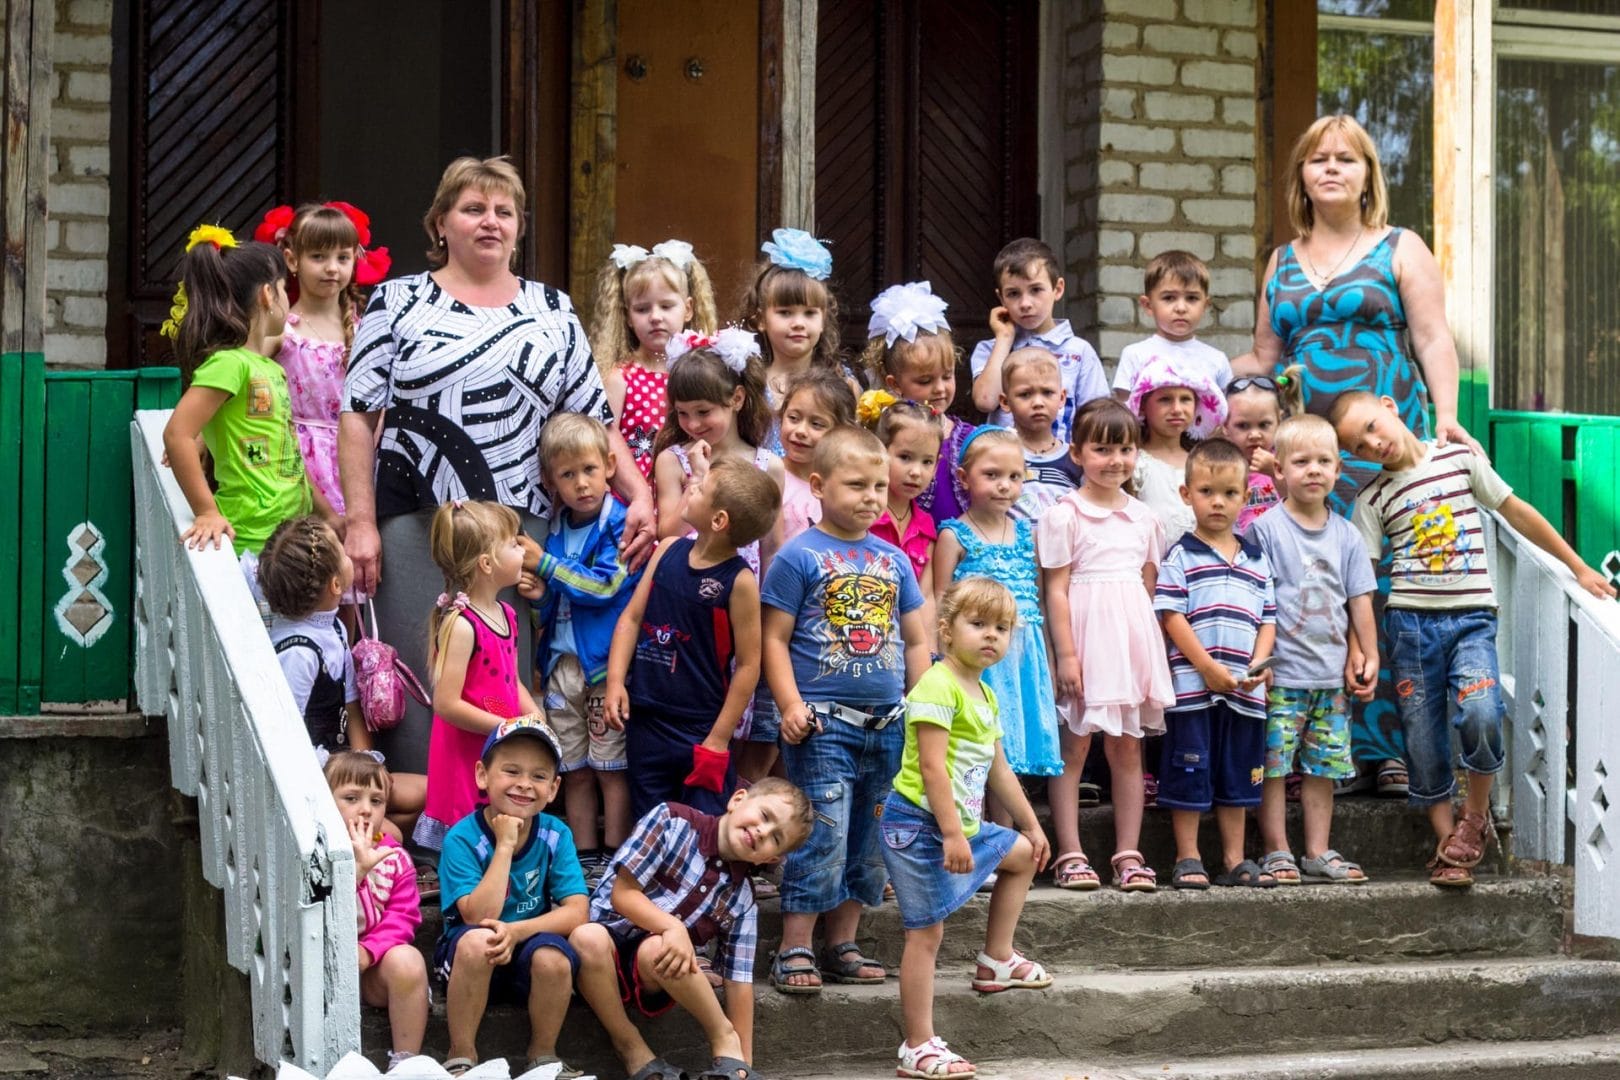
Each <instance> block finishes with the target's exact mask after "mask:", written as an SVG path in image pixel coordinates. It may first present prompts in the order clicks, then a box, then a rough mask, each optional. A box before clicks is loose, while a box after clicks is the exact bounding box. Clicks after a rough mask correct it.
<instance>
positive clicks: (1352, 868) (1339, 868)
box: [1266, 848, 1367, 885]
mask: <svg viewBox="0 0 1620 1080" xmlns="http://www.w3.org/2000/svg"><path fill="white" fill-rule="evenodd" d="M1268 858H1269V856H1268ZM1299 865H1300V866H1301V867H1302V868H1303V869H1304V871H1305V877H1306V878H1307V879H1308V880H1311V881H1331V882H1333V883H1334V884H1336V885H1365V884H1367V875H1366V874H1364V873H1362V871H1361V864H1360V863H1353V862H1351V861H1350V860H1349V859H1347V858H1345V857H1344V856H1343V855H1340V854H1339V853H1338V852H1337V851H1334V850H1333V849H1332V848H1328V849H1327V850H1326V851H1324V852H1322V854H1320V855H1318V856H1317V857H1316V858H1314V859H1313V858H1311V857H1310V856H1309V855H1307V856H1305V860H1304V861H1303V862H1301V863H1300V864H1299ZM1266 869H1268V870H1269V869H1270V867H1269V866H1268V867H1267V868H1266ZM1277 880H1278V881H1279V882H1282V879H1281V878H1278V879H1277ZM1285 884H1286V883H1285Z"/></svg>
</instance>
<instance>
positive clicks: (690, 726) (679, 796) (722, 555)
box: [604, 458, 782, 818]
mask: <svg viewBox="0 0 1620 1080" xmlns="http://www.w3.org/2000/svg"><path fill="white" fill-rule="evenodd" d="M781 503H782V493H781V490H780V489H779V488H778V487H777V486H776V482H775V481H773V480H772V479H771V478H770V476H769V475H768V474H767V473H765V472H764V471H763V470H761V469H756V468H754V467H753V466H752V465H751V464H749V463H747V462H742V461H736V460H734V459H729V458H726V459H722V460H720V461H716V462H715V463H714V464H712V465H710V466H709V470H708V472H707V474H705V475H704V477H703V480H702V481H701V482H700V483H697V484H694V485H692V486H691V487H689V488H688V489H687V491H686V494H685V495H684V496H683V498H682V503H681V519H682V520H683V521H685V522H686V524H688V525H690V526H691V527H692V528H693V529H694V530H696V533H697V535H696V536H681V537H670V538H668V539H666V540H664V541H663V542H662V543H661V544H660V545H659V546H658V550H657V551H656V552H654V553H653V557H652V561H651V562H650V563H649V564H648V566H647V573H646V574H645V575H644V576H643V577H642V579H641V583H640V584H639V585H637V586H636V591H635V594H634V595H633V596H631V598H630V603H629V605H628V606H627V607H626V608H625V609H624V613H623V614H622V615H621V616H619V622H618V625H617V626H616V627H615V628H614V631H613V647H612V651H611V653H610V655H609V657H608V675H607V695H606V698H605V701H604V710H605V713H606V717H607V722H608V723H609V724H610V725H612V726H613V727H615V728H617V729H619V730H622V731H624V732H625V747H626V750H627V752H628V755H629V760H630V810H631V813H632V814H634V815H635V817H637V818H640V817H641V816H642V815H644V814H646V813H647V811H649V810H651V809H652V808H653V807H654V806H656V805H658V804H659V803H661V802H670V801H675V802H683V803H687V804H690V805H691V806H692V807H693V808H694V809H696V810H700V811H702V812H704V813H713V814H718V813H719V812H720V811H721V810H723V809H724V808H725V805H726V801H725V800H726V796H725V793H726V792H728V791H731V790H732V789H733V788H734V787H736V776H735V773H734V771H733V769H732V768H731V751H730V746H731V736H732V735H733V734H734V733H735V732H736V730H737V724H738V723H739V722H740V721H741V720H742V716H743V710H744V709H745V708H746V707H747V705H748V703H749V702H750V701H752V700H753V697H754V690H755V689H756V688H757V687H758V686H759V664H760V660H759V656H760V642H759V622H760V611H759V582H758V580H757V579H756V578H755V577H754V572H753V571H752V570H750V569H749V568H748V564H747V562H745V561H744V560H743V558H742V556H741V555H739V554H737V549H738V548H740V547H744V546H746V545H748V544H750V543H752V542H753V541H755V540H757V539H759V538H760V537H762V536H764V535H765V534H766V533H768V532H770V530H771V526H772V525H773V524H775V522H776V512H777V509H778V508H779V507H780V506H781Z"/></svg>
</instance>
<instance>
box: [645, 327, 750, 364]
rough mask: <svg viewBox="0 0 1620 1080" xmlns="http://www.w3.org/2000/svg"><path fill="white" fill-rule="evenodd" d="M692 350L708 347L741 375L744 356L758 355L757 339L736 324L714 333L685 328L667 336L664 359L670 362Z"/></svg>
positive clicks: (722, 361) (746, 359)
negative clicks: (670, 336)
mask: <svg viewBox="0 0 1620 1080" xmlns="http://www.w3.org/2000/svg"><path fill="white" fill-rule="evenodd" d="M693 349H708V350H709V351H710V352H712V353H714V354H715V355H716V356H718V357H719V358H720V362H721V363H722V364H724V365H726V367H727V368H729V369H730V370H731V371H733V372H735V373H736V374H738V375H741V374H742V373H743V372H744V371H746V370H747V369H748V358H749V357H751V356H758V355H760V352H759V339H758V338H756V337H755V336H754V335H753V333H752V332H751V331H748V330H744V329H743V328H742V327H740V326H728V327H726V328H725V329H724V330H722V331H720V332H719V333H718V334H714V335H712V336H711V335H709V334H700V333H698V332H697V331H695V330H686V331H683V332H681V333H679V334H676V335H675V336H674V337H672V338H670V339H669V342H668V344H666V345H665V346H664V359H665V360H667V361H669V362H670V363H672V364H673V363H674V362H675V361H677V360H679V359H680V358H681V357H683V356H685V355H686V354H687V353H689V352H691V351H692V350H693Z"/></svg>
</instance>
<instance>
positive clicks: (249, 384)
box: [191, 349, 310, 555]
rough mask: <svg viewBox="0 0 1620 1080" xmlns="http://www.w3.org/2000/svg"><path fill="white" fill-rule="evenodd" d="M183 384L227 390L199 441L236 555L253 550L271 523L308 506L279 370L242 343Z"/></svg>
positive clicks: (283, 376)
mask: <svg viewBox="0 0 1620 1080" xmlns="http://www.w3.org/2000/svg"><path fill="white" fill-rule="evenodd" d="M191 385H193V386H206V387H208V388H209V389H211V390H219V391H221V392H223V393H226V394H229V395H231V396H230V398H229V400H227V401H226V402H225V403H224V404H223V405H221V406H220V407H219V411H218V412H216V413H215V414H214V417H213V419H212V420H209V421H208V423H207V424H206V425H205V426H204V427H203V441H204V442H206V443H207V444H208V453H209V456H211V457H212V458H213V459H214V480H215V482H216V483H218V485H219V490H218V491H216V492H215V493H214V502H215V503H217V504H218V505H219V512H220V513H221V514H224V515H225V519H226V520H227V521H229V522H230V523H231V526H232V527H233V528H234V529H235V530H236V553H237V554H238V555H240V554H242V553H244V552H248V551H252V552H257V551H258V550H259V548H261V547H263V546H264V542H265V541H266V540H268V539H269V538H270V534H271V533H272V532H274V531H275V528H276V526H277V525H280V524H281V523H282V522H283V521H286V520H287V519H288V518H291V517H297V516H298V515H300V514H307V513H309V509H310V488H309V481H308V479H307V478H306V477H305V475H304V458H303V455H302V454H301V453H300V452H299V449H298V434H297V433H296V432H295V431H294V430H293V425H292V399H291V398H290V397H288V395H287V373H286V372H285V371H283V370H282V367H281V365H280V364H278V363H276V362H275V361H274V360H271V359H270V358H269V357H266V356H260V355H259V354H258V353H256V352H253V351H252V350H250V349H225V350H223V351H221V352H217V353H215V354H214V355H212V356H210V357H209V358H208V359H207V360H205V361H203V363H202V365H201V366H200V367H198V368H197V373H196V374H195V375H193V376H192V377H191Z"/></svg>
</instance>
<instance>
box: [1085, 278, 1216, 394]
mask: <svg viewBox="0 0 1620 1080" xmlns="http://www.w3.org/2000/svg"><path fill="white" fill-rule="evenodd" d="M1137 303H1139V304H1141V306H1142V311H1143V312H1145V313H1146V314H1147V316H1148V318H1150V319H1152V320H1153V336H1152V337H1149V338H1144V339H1143V340H1141V341H1133V342H1131V344H1129V345H1127V346H1125V347H1124V348H1123V349H1121V350H1120V351H1119V364H1118V365H1116V366H1115V368H1114V396H1115V397H1116V398H1118V399H1119V400H1120V401H1126V400H1129V398H1130V396H1131V391H1132V390H1133V389H1134V388H1135V386H1136V376H1137V374H1138V373H1139V372H1140V371H1141V370H1142V369H1143V368H1144V367H1146V366H1147V363H1148V361H1149V360H1152V359H1154V358H1155V357H1165V358H1167V359H1174V360H1175V361H1176V362H1177V363H1178V364H1180V365H1182V366H1183V369H1184V370H1187V371H1201V372H1203V373H1204V374H1205V375H1208V376H1209V378H1210V380H1211V381H1212V382H1213V383H1214V384H1215V385H1216V386H1218V387H1220V388H1221V389H1223V390H1224V389H1225V388H1226V384H1227V383H1229V382H1231V381H1232V363H1231V361H1229V360H1228V359H1227V358H1226V354H1225V353H1223V352H1221V350H1219V349H1217V348H1215V346H1213V345H1206V344H1205V343H1204V342H1202V341H1199V340H1198V324H1199V323H1200V322H1202V321H1203V319H1204V313H1205V312H1206V311H1208V310H1209V267H1207V266H1205V265H1204V261H1203V260H1202V259H1200V258H1199V257H1198V256H1196V255H1194V254H1193V253H1192V252H1190V251H1162V252H1160V253H1159V254H1157V255H1155V256H1154V257H1153V259H1152V260H1151V261H1150V262H1149V263H1148V264H1147V269H1146V270H1144V271H1143V272H1142V295H1141V296H1139V297H1137Z"/></svg>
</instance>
